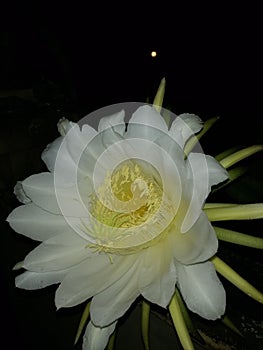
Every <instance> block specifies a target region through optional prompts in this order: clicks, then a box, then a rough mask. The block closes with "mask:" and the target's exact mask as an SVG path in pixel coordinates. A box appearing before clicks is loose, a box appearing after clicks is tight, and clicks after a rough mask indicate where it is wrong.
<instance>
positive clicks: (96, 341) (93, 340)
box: [82, 321, 117, 350]
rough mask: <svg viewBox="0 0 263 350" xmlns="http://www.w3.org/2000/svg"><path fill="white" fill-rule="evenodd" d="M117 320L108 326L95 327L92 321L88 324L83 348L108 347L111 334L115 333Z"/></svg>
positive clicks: (95, 349) (84, 349)
mask: <svg viewBox="0 0 263 350" xmlns="http://www.w3.org/2000/svg"><path fill="white" fill-rule="evenodd" d="M116 324H117V322H114V323H112V324H111V325H109V326H108V327H103V328H101V327H95V326H94V325H93V324H92V322H91V321H90V322H89V323H88V325H87V328H86V331H85V334H84V337H83V346H82V350H103V349H105V348H106V346H107V344H108V341H109V338H110V335H111V334H112V333H113V331H114V329H115V327H116Z"/></svg>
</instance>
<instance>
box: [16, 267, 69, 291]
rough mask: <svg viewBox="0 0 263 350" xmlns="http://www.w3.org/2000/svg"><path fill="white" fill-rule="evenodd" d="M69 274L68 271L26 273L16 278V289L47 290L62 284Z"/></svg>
mask: <svg viewBox="0 0 263 350" xmlns="http://www.w3.org/2000/svg"><path fill="white" fill-rule="evenodd" d="M67 272H68V270H63V271H55V272H54V271H53V272H44V273H39V272H31V271H26V272H24V273H22V274H21V275H19V276H17V277H16V287H18V288H22V289H28V290H35V289H41V288H45V287H47V286H50V285H51V284H55V283H59V282H61V281H62V280H63V278H64V277H65V276H66V274H67Z"/></svg>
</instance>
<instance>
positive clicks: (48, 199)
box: [22, 172, 88, 218]
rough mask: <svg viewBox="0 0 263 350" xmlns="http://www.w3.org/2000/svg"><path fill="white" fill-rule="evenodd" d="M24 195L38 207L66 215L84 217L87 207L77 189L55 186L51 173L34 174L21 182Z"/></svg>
mask: <svg viewBox="0 0 263 350" xmlns="http://www.w3.org/2000/svg"><path fill="white" fill-rule="evenodd" d="M56 180H57V179H56ZM58 182H59V181H58ZM22 185H23V189H24V191H25V193H26V195H27V196H28V197H29V198H30V199H31V200H32V201H33V202H34V203H35V204H36V205H37V206H39V207H41V208H42V209H44V210H46V211H48V212H50V213H52V214H61V213H62V212H63V215H64V216H68V217H74V218H76V217H77V218H78V217H86V216H87V214H88V209H87V208H86V207H85V206H84V205H83V202H82V199H81V198H80V197H79V193H78V189H77V188H76V187H75V186H74V185H72V186H70V187H67V188H66V187H63V188H62V187H58V185H57V182H56V186H55V177H54V174H51V173H48V172H46V173H40V174H35V175H32V176H30V177H28V178H27V179H25V180H24V181H23V182H22Z"/></svg>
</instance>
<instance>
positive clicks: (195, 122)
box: [169, 113, 203, 148]
mask: <svg viewBox="0 0 263 350" xmlns="http://www.w3.org/2000/svg"><path fill="white" fill-rule="evenodd" d="M202 127H203V122H202V120H201V119H200V118H199V117H198V116H197V115H195V114H189V113H183V114H180V115H179V116H177V117H176V119H175V120H174V121H173V123H172V125H171V127H170V130H169V135H170V136H171V137H172V138H173V139H174V140H176V142H177V143H178V144H179V145H180V146H181V148H184V145H185V143H186V141H187V140H188V139H189V138H190V137H191V136H192V135H193V134H195V133H197V132H198V131H200V130H201V129H202Z"/></svg>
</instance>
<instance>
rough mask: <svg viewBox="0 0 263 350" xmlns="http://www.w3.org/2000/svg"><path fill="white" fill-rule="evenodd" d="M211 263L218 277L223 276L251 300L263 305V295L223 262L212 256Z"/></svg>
mask: <svg viewBox="0 0 263 350" xmlns="http://www.w3.org/2000/svg"><path fill="white" fill-rule="evenodd" d="M211 261H212V263H213V264H214V265H215V269H216V271H217V272H218V273H220V275H222V276H224V277H225V278H226V279H227V280H228V281H230V282H231V283H232V284H234V285H235V286H236V287H237V288H239V289H240V290H242V292H244V293H245V294H247V295H248V296H250V297H251V298H252V299H255V300H256V301H258V302H259V303H261V304H262V303H263V294H262V293H261V292H260V291H259V290H258V289H256V288H255V287H253V286H252V285H251V284H250V283H249V282H248V281H246V280H245V279H244V278H243V277H241V276H240V275H239V274H238V273H237V272H236V271H235V270H233V269H232V268H231V267H230V266H228V265H227V264H226V263H225V262H224V261H223V260H221V259H219V258H218V257H217V256H214V257H213V258H212V259H211Z"/></svg>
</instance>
